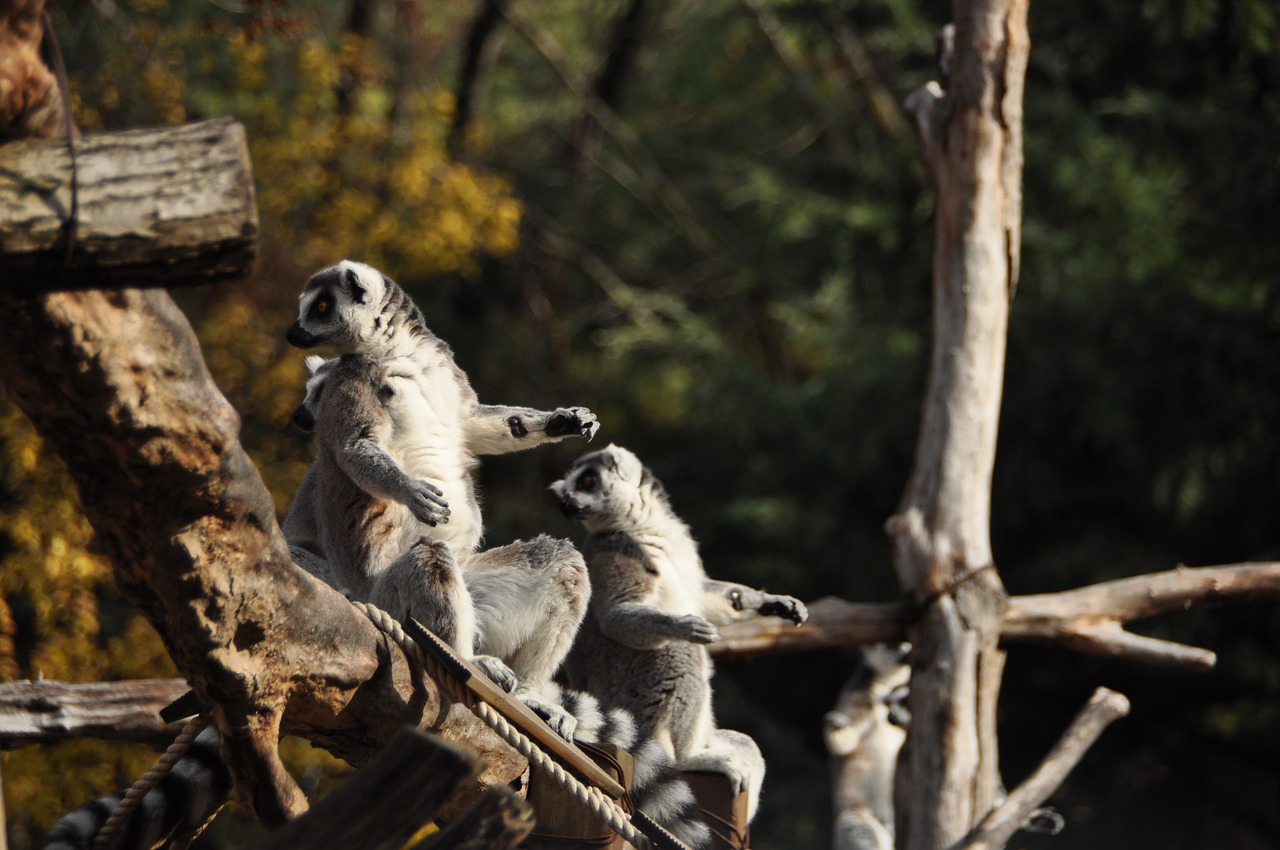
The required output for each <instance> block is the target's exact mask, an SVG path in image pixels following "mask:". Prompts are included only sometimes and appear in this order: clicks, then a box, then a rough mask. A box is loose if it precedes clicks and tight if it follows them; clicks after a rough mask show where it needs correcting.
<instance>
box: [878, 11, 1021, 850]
mask: <svg viewBox="0 0 1280 850" xmlns="http://www.w3.org/2000/svg"><path fill="white" fill-rule="evenodd" d="M953 11H954V15H955V46H956V49H955V55H954V57H953V59H952V60H951V62H950V63H949V64H950V70H951V73H950V79H949V84H948V88H947V90H946V91H945V92H944V91H943V90H942V89H941V88H940V87H938V86H937V84H931V86H929V87H926V88H925V89H922V90H921V91H919V92H917V93H916V94H914V95H913V96H912V98H911V99H910V101H909V102H908V110H909V111H910V112H911V113H912V115H913V117H914V118H915V120H916V126H917V130H918V132H919V137H920V143H921V146H922V149H923V156H924V160H925V163H926V166H927V167H928V170H929V173H930V175H931V177H932V180H933V186H934V194H935V211H934V260H933V295H934V309H933V353H932V359H931V361H930V370H929V379H928V386H927V390H926V396H925V401H924V410H923V414H922V417H921V427H920V437H919V442H918V443H917V447H916V457H915V465H914V467H913V470H912V474H911V477H910V479H909V481H908V483H907V488H906V492H905V493H904V495H903V498H902V502H901V504H900V506H899V508H898V511H897V513H896V514H895V515H894V517H893V518H892V519H891V521H890V525H889V527H890V533H891V535H892V537H893V541H894V563H895V567H896V569H897V573H898V578H899V580H900V582H901V584H902V587H903V589H904V591H905V592H906V594H907V598H908V599H909V600H910V601H911V603H912V605H913V607H914V608H915V610H916V612H917V615H916V617H915V618H914V619H913V622H912V624H911V625H910V626H909V628H908V636H909V639H910V640H911V642H912V646H913V653H912V678H911V693H910V697H909V705H910V708H911V715H912V717H913V718H917V719H918V722H915V723H912V724H911V730H910V734H909V735H908V737H907V742H906V744H905V745H904V748H903V753H902V755H901V757H900V759H899V762H898V772H897V778H896V786H897V805H896V806H895V810H896V820H897V832H896V834H897V843H898V846H899V847H905V848H913V850H916V848H918V850H926V848H928V850H941V849H942V848H946V847H950V846H952V845H954V844H955V843H956V842H957V841H959V840H960V839H961V838H963V837H964V836H965V835H966V834H968V833H969V831H970V830H971V829H972V828H973V827H974V826H975V825H976V824H977V822H978V821H979V820H980V819H981V818H982V817H983V816H985V815H986V813H987V810H988V809H989V808H990V807H991V806H992V805H993V803H994V801H995V798H996V788H995V787H994V783H993V782H992V778H993V777H994V776H995V771H994V770H993V769H992V768H991V766H992V765H995V764H997V763H998V761H997V753H996V752H995V751H994V742H995V740H996V736H995V730H994V728H985V727H986V726H987V725H988V724H989V723H991V722H993V718H994V717H995V710H994V705H993V704H991V701H993V700H994V699H995V698H996V693H995V691H996V688H994V687H992V682H993V681H995V682H997V683H998V676H993V675H991V671H992V670H998V669H999V668H998V666H997V665H1000V664H1002V662H1003V659H1002V657H1001V656H1000V652H999V649H998V642H999V637H1000V628H1001V622H1002V620H1003V618H1004V613H1005V610H1004V609H1005V603H1006V593H1005V590H1004V586H1003V584H1002V583H1001V581H1000V576H999V574H998V572H997V571H996V569H995V566H994V563H993V561H992V554H991V541H990V524H991V523H990V506H991V473H992V468H993V466H994V461H995V449H996V429H997V425H998V422H999V411H1000V400H1001V392H1002V387H1003V381H1004V360H1005V344H1006V328H1007V323H1008V317H1009V304H1010V298H1011V295H1012V292H1013V288H1014V286H1015V284H1016V281H1017V274H1018V247H1017V246H1018V242H1019V238H1020V232H1019V231H1020V226H1021V179H1022V134H1021V125H1022V84H1023V77H1024V74H1025V69H1026V60H1027V51H1028V47H1029V39H1028V36H1027V29H1026V13H1027V3H1026V0H977V2H956V3H955V4H954V5H953ZM925 718H927V722H919V721H921V720H923V719H925Z"/></svg>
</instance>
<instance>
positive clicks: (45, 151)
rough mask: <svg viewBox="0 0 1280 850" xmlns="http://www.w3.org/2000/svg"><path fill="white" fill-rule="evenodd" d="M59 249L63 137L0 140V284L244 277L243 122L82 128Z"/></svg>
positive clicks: (73, 285)
mask: <svg viewBox="0 0 1280 850" xmlns="http://www.w3.org/2000/svg"><path fill="white" fill-rule="evenodd" d="M76 157H77V159H76V161H77V180H76V187H77V205H78V211H77V214H76V222H75V238H74V243H73V246H72V247H73V250H72V251H71V254H70V256H69V257H68V256H67V255H66V248H67V231H66V228H65V225H66V223H67V220H68V218H69V211H70V210H71V203H72V197H71V161H70V155H69V151H68V147H67V143H66V141H65V140H61V139H49V140H41V141H18V142H11V143H9V144H6V145H0V289H3V290H4V291H7V292H9V293H12V294H38V293H42V292H49V291H53V290H60V289H86V288H120V287H125V286H130V287H134V286H175V285H187V284H197V283H210V282H213V281H217V280H223V279H228V278H237V277H244V276H245V275H247V274H248V273H249V272H250V271H251V270H252V268H253V262H254V258H255V254H256V250H257V237H258V213H257V204H256V202H255V200H254V193H253V171H252V167H251V165H250V162H249V150H248V146H247V144H246V142H245V133H244V128H243V127H242V126H241V125H240V124H239V123H238V122H236V121H235V120H233V119H230V118H220V119H215V120H212V121H202V122H199V123H195V124H187V125H184V126H181V127H167V128H162V129H156V130H133V131H128V132H120V133H105V134H100V135H92V136H85V137H83V138H81V139H80V140H79V142H78V143H77V146H76Z"/></svg>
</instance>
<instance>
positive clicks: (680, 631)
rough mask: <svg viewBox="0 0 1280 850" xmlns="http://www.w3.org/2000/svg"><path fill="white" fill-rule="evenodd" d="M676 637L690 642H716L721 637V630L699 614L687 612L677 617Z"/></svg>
mask: <svg viewBox="0 0 1280 850" xmlns="http://www.w3.org/2000/svg"><path fill="white" fill-rule="evenodd" d="M676 637H678V638H680V639H681V640H687V641H689V643H715V642H716V641H718V640H719V639H720V630H719V629H717V628H716V627H715V625H714V624H712V623H711V622H710V621H709V620H706V619H703V618H702V617H699V616H698V615H697V614H686V615H685V616H683V617H676Z"/></svg>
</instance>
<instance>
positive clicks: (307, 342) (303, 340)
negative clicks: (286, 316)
mask: <svg viewBox="0 0 1280 850" xmlns="http://www.w3.org/2000/svg"><path fill="white" fill-rule="evenodd" d="M284 338H285V339H287V340H288V341H289V344H290V345H292V346H293V347H294V348H314V347H315V346H316V345H317V344H318V343H319V342H320V338H319V337H318V336H316V335H315V334H313V333H311V331H309V330H307V329H306V328H304V327H302V325H301V324H299V323H298V322H294V323H293V325H292V326H290V328H289V332H288V333H286V334H285V335H284Z"/></svg>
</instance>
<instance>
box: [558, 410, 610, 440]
mask: <svg viewBox="0 0 1280 850" xmlns="http://www.w3.org/2000/svg"><path fill="white" fill-rule="evenodd" d="M599 430H600V423H599V422H598V421H596V415H595V414H594V413H592V412H591V411H590V410H587V409H586V408H585V407H559V408H556V410H554V411H553V412H552V414H551V418H550V419H548V420H547V436H548V437H586V438H587V439H588V440H590V439H591V438H592V437H594V436H595V435H596V431H599Z"/></svg>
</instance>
